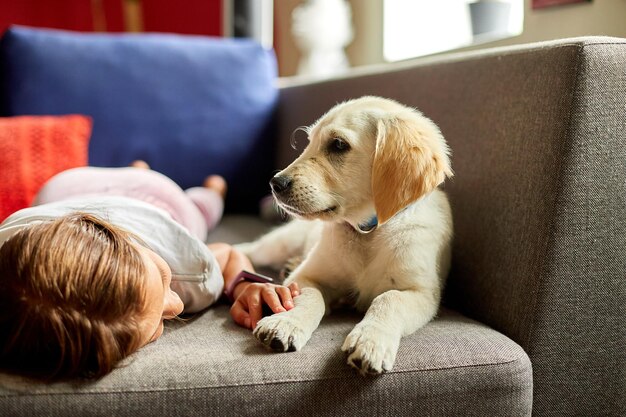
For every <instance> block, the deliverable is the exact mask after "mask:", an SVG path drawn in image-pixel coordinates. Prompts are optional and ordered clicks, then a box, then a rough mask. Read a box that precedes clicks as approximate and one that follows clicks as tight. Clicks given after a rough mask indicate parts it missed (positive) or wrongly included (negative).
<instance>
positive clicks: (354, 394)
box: [0, 305, 532, 417]
mask: <svg viewBox="0 0 626 417" xmlns="http://www.w3.org/2000/svg"><path fill="white" fill-rule="evenodd" d="M359 317H360V316H359V315H358V314H356V313H352V312H339V313H334V314H331V315H330V316H328V317H326V318H324V320H323V321H322V323H321V326H320V327H319V329H318V330H317V331H316V332H315V333H314V334H313V336H312V338H311V340H310V341H309V343H308V344H307V345H306V346H305V347H304V348H303V349H302V350H301V351H298V352H289V353H273V352H270V351H268V350H267V349H266V348H265V347H263V346H262V345H261V344H260V343H259V342H258V341H257V340H256V339H254V338H253V336H252V335H251V333H250V331H249V330H246V329H243V328H240V327H238V326H237V325H235V324H234V323H233V321H232V320H231V318H230V315H229V312H228V306H226V305H219V306H216V307H213V308H211V309H209V310H207V311H206V312H204V313H203V314H200V315H198V316H196V317H194V318H192V319H190V320H189V321H187V322H185V323H182V322H181V323H170V324H169V325H168V326H167V328H166V331H165V333H164V335H163V336H162V337H161V338H160V339H159V340H157V341H156V342H155V343H152V344H150V345H148V346H146V347H144V348H143V349H142V350H141V351H140V352H138V353H136V354H134V355H133V356H132V357H131V358H130V359H129V360H128V362H127V364H126V366H124V367H121V368H119V369H116V370H115V371H113V372H112V373H111V374H109V375H108V376H106V377H104V378H102V379H101V380H100V381H97V382H94V383H89V384H84V385H80V384H67V383H57V384H52V385H49V386H45V385H31V384H28V383H24V382H23V381H21V380H19V379H17V378H15V377H6V376H3V377H2V378H1V379H0V380H1V381H2V382H1V383H0V386H1V388H0V411H1V414H3V415H13V416H18V415H38V414H41V415H51V416H52V415H59V416H66V415H102V416H111V415H116V416H122V415H123V416H126V415H128V416H137V415H177V416H198V415H215V416H253V415H257V416H299V417H300V416H305V415H306V416H308V415H315V416H319V415H338V416H339V415H341V416H343V415H438V416H444V415H450V416H457V415H466V416H467V415H476V416H497V415H502V416H513V415H515V416H523V415H530V410H531V405H532V371H531V365H530V362H529V359H528V356H527V355H526V353H525V352H524V351H523V350H522V349H521V348H520V346H518V345H517V344H515V343H514V342H513V341H511V340H510V339H508V338H507V337H505V336H503V335H502V334H500V333H498V332H496V331H494V330H492V329H490V328H488V327H486V326H484V325H482V324H479V323H477V322H475V321H472V320H470V319H467V318H465V317H463V316H461V315H459V314H458V313H455V312H453V311H443V312H442V313H441V315H440V317H439V318H437V319H436V320H434V321H433V322H431V323H430V324H428V325H427V326H425V327H424V328H422V329H421V330H419V331H418V332H416V333H414V334H413V335H411V336H408V337H405V338H404V339H403V340H402V343H401V345H400V350H399V352H398V356H397V360H396V364H395V367H394V368H393V370H391V371H390V372H387V373H386V374H383V375H381V376H379V377H368V378H363V377H361V376H359V375H358V374H356V373H355V372H354V371H353V370H352V369H351V368H350V367H349V366H348V365H347V364H346V359H345V356H344V354H343V353H342V352H341V350H340V347H341V344H342V342H343V340H344V338H345V337H346V336H347V334H348V333H349V332H350V330H351V329H352V327H353V326H354V325H355V324H356V323H357V322H358V320H359Z"/></svg>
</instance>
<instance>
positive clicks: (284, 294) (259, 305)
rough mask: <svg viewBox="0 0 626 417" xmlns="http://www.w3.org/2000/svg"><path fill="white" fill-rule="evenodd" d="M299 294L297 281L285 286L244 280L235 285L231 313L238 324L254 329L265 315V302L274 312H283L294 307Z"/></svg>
mask: <svg viewBox="0 0 626 417" xmlns="http://www.w3.org/2000/svg"><path fill="white" fill-rule="evenodd" d="M299 294H300V289H299V288H298V284H296V283H295V282H292V283H291V284H289V286H288V287H285V286H284V285H276V284H269V283H258V282H247V281H243V282H241V283H239V284H238V285H237V286H236V287H235V291H234V296H235V302H234V303H233V305H232V307H231V308H230V315H231V316H232V317H233V320H235V323H237V324H238V325H240V326H243V327H246V328H248V329H250V330H254V328H255V327H256V324H257V323H258V321H259V320H261V318H262V317H263V304H267V306H268V307H269V308H270V309H271V310H272V312H274V313H283V312H285V311H288V310H291V309H292V308H293V307H294V304H293V298H294V297H297V296H298V295H299Z"/></svg>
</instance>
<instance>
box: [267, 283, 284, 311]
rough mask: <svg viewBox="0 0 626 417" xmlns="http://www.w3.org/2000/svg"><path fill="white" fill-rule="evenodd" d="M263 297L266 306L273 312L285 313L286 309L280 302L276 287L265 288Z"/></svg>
mask: <svg viewBox="0 0 626 417" xmlns="http://www.w3.org/2000/svg"><path fill="white" fill-rule="evenodd" d="M276 288H278V287H276ZM261 296H262V297H263V301H265V304H267V305H268V307H269V308H271V309H272V312H274V313H282V312H283V311H285V308H284V307H283V304H282V303H281V302H280V298H278V294H276V291H275V290H274V287H267V288H264V289H263V291H261Z"/></svg>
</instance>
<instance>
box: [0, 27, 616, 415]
mask: <svg viewBox="0 0 626 417" xmlns="http://www.w3.org/2000/svg"><path fill="white" fill-rule="evenodd" d="M365 94H372V95H380V96H385V97H390V98H394V99H396V100H399V101H400V102H402V103H405V104H408V105H411V106H415V107H417V108H419V109H420V110H421V111H423V112H424V113H425V114H426V115H427V116H428V117H430V118H432V119H433V120H434V121H435V122H436V123H437V124H438V125H439V126H440V127H441V130H442V132H443V134H444V136H445V137H446V138H447V140H448V142H449V144H450V146H451V148H452V151H453V158H452V163H453V168H454V170H455V177H454V178H453V179H452V180H451V181H448V182H447V183H446V185H445V188H446V190H447V192H448V193H449V195H450V197H451V202H452V207H453V212H454V219H455V241H454V253H453V266H452V271H451V273H450V277H449V279H448V284H447V289H446V295H445V305H444V307H443V308H442V310H441V312H440V314H439V316H438V317H437V319H435V320H434V321H433V322H431V323H430V324H428V325H427V326H426V327H424V328H423V329H421V330H419V331H418V332H416V333H415V334H413V335H411V336H409V337H406V338H404V339H403V341H402V343H401V347H400V350H399V352H398V357H397V361H396V365H395V367H394V369H393V370H392V371H390V372H388V373H386V374H384V375H382V376H379V377H373V378H362V377H360V376H358V375H356V374H355V373H354V372H353V371H352V370H351V369H350V368H349V367H348V366H347V365H346V364H345V358H344V355H343V354H342V352H341V351H340V346H341V344H342V341H343V339H344V338H345V336H346V335H347V334H348V332H349V331H350V329H351V327H352V326H354V325H355V324H356V323H357V321H358V320H359V316H358V315H357V314H356V313H353V312H350V311H341V312H337V313H336V314H332V315H330V316H328V317H327V318H325V319H324V320H323V321H322V324H321V326H320V328H319V329H318V331H317V332H316V333H314V335H313V337H312V339H311V340H310V342H309V343H308V344H307V345H306V346H305V348H304V349H303V350H302V351H300V352H290V353H284V354H276V353H272V352H269V351H267V350H266V349H264V348H263V347H262V345H261V344H260V343H258V342H257V341H256V340H255V339H254V338H253V337H252V336H251V334H250V332H249V331H247V330H244V329H241V328H238V327H237V326H235V325H234V324H233V322H232V321H231V319H230V317H229V314H228V306H227V305H225V304H222V305H218V306H216V307H214V308H211V309H209V310H208V311H206V312H204V313H202V314H200V315H198V316H196V317H193V318H191V319H189V320H188V321H186V322H184V323H171V324H170V325H169V326H168V329H167V331H166V333H165V334H164V335H163V337H162V338H161V339H159V340H158V341H157V342H156V343H153V344H151V345H149V346H147V347H146V348H144V349H143V350H141V351H140V352H139V353H137V354H135V355H134V356H133V357H132V358H130V360H129V361H127V363H126V364H125V366H123V367H121V368H120V369H117V370H116V371H114V372H113V373H112V374H110V375H109V376H107V377H105V378H103V379H101V380H99V381H96V382H92V383H82V384H81V383H59V384H53V385H49V386H44V385H33V384H29V383H26V382H24V381H22V380H20V379H18V378H13V377H5V376H3V377H2V378H1V379H0V381H1V383H0V385H1V388H0V414H1V415H7V416H9V415H11V416H12V415H64V416H65V415H103V416H117V415H134V416H139V415H164V416H178V415H180V416H186V415H194V416H198V415H215V416H272V417H278V416H298V417H300V416H308V415H311V416H313V415H315V416H319V415H329V416H344V415H363V416H374V415H389V416H395V415H421V416H424V415H428V416H496V415H501V416H523V415H530V414H534V415H537V416H570V415H579V416H608V415H612V416H618V415H622V416H623V415H626V398H625V393H626V354H625V352H626V40H622V39H613V38H580V39H567V40H562V41H555V42H549V43H540V44H532V45H525V46H519V47H507V48H499V49H491V50H485V51H481V52H471V53H463V54H454V55H447V56H441V57H435V58H428V59H423V60H419V61H413V62H407V63H400V64H397V65H389V66H381V67H379V68H374V69H367V70H360V71H354V72H352V73H350V74H348V75H346V76H345V77H342V78H337V79H332V80H327V81H322V82H310V83H307V82H302V83H298V82H291V83H290V84H288V85H287V84H286V85H284V86H282V87H281V90H280V98H279V103H278V111H277V129H278V130H277V135H276V139H277V141H276V145H275V146H276V155H277V162H276V167H277V168H279V167H282V166H284V165H286V164H287V163H288V162H289V161H290V160H292V159H293V158H294V157H295V156H296V154H297V153H298V150H293V149H292V148H291V147H290V145H289V140H290V137H291V134H292V132H293V130H294V129H295V128H296V127H298V126H302V125H307V124H310V123H312V122H313V121H314V120H316V119H317V118H318V117H319V116H320V115H321V114H322V113H323V112H324V111H326V110H327V109H328V108H330V107H331V106H332V105H333V104H335V103H336V102H338V101H341V100H344V99H348V98H352V97H358V96H361V95H365ZM304 141H305V139H304V138H302V139H301V140H300V142H304ZM267 227H268V225H266V224H263V223H262V222H261V221H260V220H258V219H255V218H252V217H246V216H227V217H226V218H225V219H224V221H223V223H222V224H221V226H220V227H219V228H218V230H216V231H215V232H214V233H213V234H212V235H211V240H214V241H224V240H225V241H229V242H233V243H234V242H240V241H245V240H249V239H251V238H253V237H255V236H256V235H258V234H260V233H262V232H263V231H264V230H266V229H267Z"/></svg>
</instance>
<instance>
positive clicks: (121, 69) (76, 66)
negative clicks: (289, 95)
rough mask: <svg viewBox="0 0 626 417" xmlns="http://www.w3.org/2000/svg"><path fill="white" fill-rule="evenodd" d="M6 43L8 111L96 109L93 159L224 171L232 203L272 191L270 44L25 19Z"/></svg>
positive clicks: (248, 204)
mask: <svg viewBox="0 0 626 417" xmlns="http://www.w3.org/2000/svg"><path fill="white" fill-rule="evenodd" d="M0 48H1V51H0V60H1V62H2V67H3V90H4V91H3V95H4V97H3V102H4V111H5V112H6V113H8V114H7V115H20V114H87V115H90V116H91V117H92V118H93V121H94V125H93V136H92V140H91V143H90V148H89V163H90V165H95V166H125V165H128V164H129V163H130V162H131V161H133V160H135V159H143V160H145V161H147V162H148V163H149V164H150V165H151V167H152V168H153V169H155V170H157V171H160V172H162V173H164V174H165V175H167V176H169V177H171V178H172V179H173V180H174V181H176V182H177V183H178V184H179V185H180V186H181V187H183V188H187V187H191V186H195V185H200V184H201V183H202V181H203V179H204V178H205V177H206V176H207V175H208V174H213V173H217V174H221V175H223V176H224V177H225V178H226V179H227V181H228V182H229V199H228V200H227V209H229V208H230V209H232V210H231V211H233V210H234V211H241V210H238V209H242V208H243V209H245V208H253V209H256V208H257V207H258V201H259V199H260V197H261V196H262V195H263V194H265V193H266V192H267V191H268V186H267V181H268V179H269V177H270V172H271V170H272V168H273V167H272V164H273V151H272V146H271V139H270V137H269V135H268V133H269V126H270V121H271V119H272V115H273V111H274V108H275V104H276V100H277V90H276V87H275V78H276V60H275V57H274V54H273V52H272V51H268V50H266V49H264V48H262V47H261V46H260V45H258V44H257V43H255V42H253V41H250V40H242V39H238V40H235V39H222V38H208V37H200V36H180V35H165V34H142V35H128V34H126V35H111V34H81V33H74V32H65V31H57V30H41V29H31V28H25V27H12V28H10V29H9V30H8V31H7V32H6V34H5V36H4V37H3V40H2V45H1V46H0Z"/></svg>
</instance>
